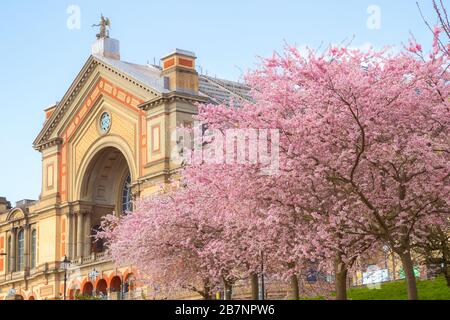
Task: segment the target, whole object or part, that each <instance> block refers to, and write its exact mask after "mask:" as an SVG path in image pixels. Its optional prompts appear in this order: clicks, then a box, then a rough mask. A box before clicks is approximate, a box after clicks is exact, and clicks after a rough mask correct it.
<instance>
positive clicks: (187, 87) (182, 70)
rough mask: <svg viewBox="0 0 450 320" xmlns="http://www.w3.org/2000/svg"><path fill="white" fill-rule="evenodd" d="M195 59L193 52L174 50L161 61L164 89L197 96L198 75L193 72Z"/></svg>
mask: <svg viewBox="0 0 450 320" xmlns="http://www.w3.org/2000/svg"><path fill="white" fill-rule="evenodd" d="M196 58H197V57H196V56H195V54H194V53H193V52H190V51H186V50H180V49H175V51H173V52H171V53H169V54H168V55H165V56H164V57H163V58H162V59H161V61H162V63H163V70H162V73H161V75H162V76H163V77H165V87H166V89H169V90H170V91H179V92H186V93H191V94H198V73H197V71H196V70H195V59H196Z"/></svg>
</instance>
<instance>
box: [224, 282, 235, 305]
mask: <svg viewBox="0 0 450 320" xmlns="http://www.w3.org/2000/svg"><path fill="white" fill-rule="evenodd" d="M223 289H224V291H225V292H224V294H225V300H231V295H232V289H233V286H232V285H231V284H230V283H229V282H228V281H225V280H224V281H223Z"/></svg>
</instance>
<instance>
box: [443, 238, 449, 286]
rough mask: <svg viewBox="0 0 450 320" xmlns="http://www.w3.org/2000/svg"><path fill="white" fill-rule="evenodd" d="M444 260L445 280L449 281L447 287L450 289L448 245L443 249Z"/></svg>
mask: <svg viewBox="0 0 450 320" xmlns="http://www.w3.org/2000/svg"><path fill="white" fill-rule="evenodd" d="M442 249H443V250H442V253H443V254H442V260H443V263H444V276H445V280H446V281H447V287H450V263H449V262H450V253H449V252H448V249H447V247H446V245H443V247H442Z"/></svg>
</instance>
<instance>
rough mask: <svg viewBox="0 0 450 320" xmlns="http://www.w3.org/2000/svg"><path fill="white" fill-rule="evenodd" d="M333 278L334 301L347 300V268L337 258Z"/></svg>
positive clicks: (339, 258)
mask: <svg viewBox="0 0 450 320" xmlns="http://www.w3.org/2000/svg"><path fill="white" fill-rule="evenodd" d="M334 268H335V277H336V279H335V280H334V285H335V289H336V300H347V273H348V270H347V266H346V265H345V263H344V262H343V261H342V259H341V257H340V256H338V258H337V259H336V262H335V266H334Z"/></svg>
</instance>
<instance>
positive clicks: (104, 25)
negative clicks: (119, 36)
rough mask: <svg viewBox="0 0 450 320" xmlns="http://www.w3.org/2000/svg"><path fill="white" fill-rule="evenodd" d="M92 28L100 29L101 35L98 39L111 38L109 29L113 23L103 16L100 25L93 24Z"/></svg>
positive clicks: (99, 34) (98, 35)
mask: <svg viewBox="0 0 450 320" xmlns="http://www.w3.org/2000/svg"><path fill="white" fill-rule="evenodd" d="M92 27H100V33H98V34H97V39H103V38H109V28H111V21H110V20H109V18H105V17H104V16H103V14H102V17H101V19H100V24H93V25H92Z"/></svg>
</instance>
